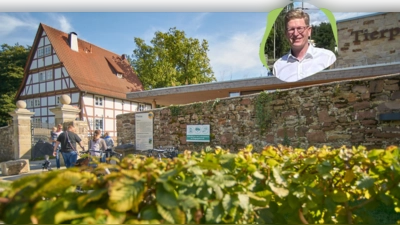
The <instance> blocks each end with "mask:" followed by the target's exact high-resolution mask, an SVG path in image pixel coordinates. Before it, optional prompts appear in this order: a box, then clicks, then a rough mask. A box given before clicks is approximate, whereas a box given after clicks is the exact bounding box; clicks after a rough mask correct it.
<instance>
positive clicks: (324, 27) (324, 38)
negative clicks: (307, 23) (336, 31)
mask: <svg viewBox="0 0 400 225" xmlns="http://www.w3.org/2000/svg"><path fill="white" fill-rule="evenodd" d="M311 37H312V39H313V40H314V42H315V45H316V47H319V48H325V49H329V50H331V51H333V52H334V51H335V37H334V36H333V31H332V27H331V24H330V23H325V22H322V23H320V24H319V25H318V26H315V25H313V26H312V32H311Z"/></svg>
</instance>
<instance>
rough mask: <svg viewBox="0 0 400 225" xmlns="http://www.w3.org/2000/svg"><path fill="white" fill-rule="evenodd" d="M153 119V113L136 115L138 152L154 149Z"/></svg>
mask: <svg viewBox="0 0 400 225" xmlns="http://www.w3.org/2000/svg"><path fill="white" fill-rule="evenodd" d="M153 118H154V113H153V112H148V113H136V114H135V132H136V135H135V144H136V150H148V149H153Z"/></svg>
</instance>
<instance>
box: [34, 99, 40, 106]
mask: <svg viewBox="0 0 400 225" xmlns="http://www.w3.org/2000/svg"><path fill="white" fill-rule="evenodd" d="M34 105H35V107H39V106H40V99H35V100H34Z"/></svg>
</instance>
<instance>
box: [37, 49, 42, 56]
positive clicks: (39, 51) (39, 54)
mask: <svg viewBox="0 0 400 225" xmlns="http://www.w3.org/2000/svg"><path fill="white" fill-rule="evenodd" d="M37 56H38V58H39V57H43V48H39V49H38V53H37Z"/></svg>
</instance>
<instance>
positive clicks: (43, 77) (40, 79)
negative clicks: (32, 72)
mask: <svg viewBox="0 0 400 225" xmlns="http://www.w3.org/2000/svg"><path fill="white" fill-rule="evenodd" d="M45 80H46V76H45V74H44V73H43V72H40V73H39V81H40V82H42V81H45Z"/></svg>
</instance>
